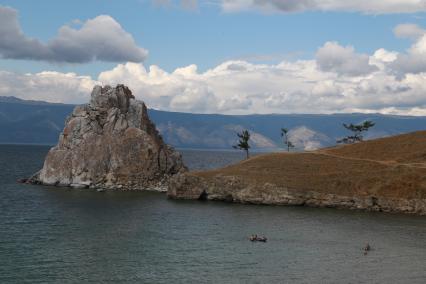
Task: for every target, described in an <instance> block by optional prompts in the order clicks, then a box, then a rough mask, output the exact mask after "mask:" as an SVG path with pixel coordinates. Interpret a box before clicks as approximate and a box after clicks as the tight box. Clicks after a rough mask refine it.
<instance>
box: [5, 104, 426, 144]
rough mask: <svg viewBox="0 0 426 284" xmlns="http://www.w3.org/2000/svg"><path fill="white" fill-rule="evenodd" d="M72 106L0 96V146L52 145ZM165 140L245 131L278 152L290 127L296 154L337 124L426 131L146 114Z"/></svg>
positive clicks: (205, 139)
mask: <svg viewBox="0 0 426 284" xmlns="http://www.w3.org/2000/svg"><path fill="white" fill-rule="evenodd" d="M73 108H74V105H65V104H53V103H47V102H40V101H26V100H21V99H18V98H15V97H0V143H11V144H17V143H20V144H22V143H24V144H25V143H28V144H55V143H56V142H57V139H58V135H59V133H60V132H61V131H62V128H63V126H64V121H65V118H66V117H67V116H68V115H69V114H70V113H71V112H72V110H73ZM149 114H150V117H151V119H152V120H153V121H154V123H155V124H156V126H157V128H158V130H159V131H160V133H161V134H162V136H163V137H164V139H165V141H166V142H167V143H169V144H171V145H173V146H175V147H177V148H202V149H231V146H232V145H233V144H235V142H236V132H237V131H240V130H242V129H249V130H250V131H251V133H252V138H251V145H252V147H253V148H254V149H259V150H271V149H277V148H283V145H282V142H281V136H280V129H281V128H282V127H286V128H288V129H290V132H289V136H290V139H291V141H292V142H293V143H294V144H295V145H296V147H297V148H298V149H299V150H312V149H316V148H320V147H325V146H331V145H334V144H335V141H336V140H337V139H339V138H341V137H343V136H345V135H347V134H348V132H347V131H346V130H345V129H344V128H343V127H342V123H359V122H362V121H364V120H372V121H374V122H375V123H376V126H375V127H374V128H373V129H372V130H370V131H369V133H368V134H367V135H366V138H367V139H369V138H376V137H384V136H390V135H396V134H401V133H407V132H412V131H417V130H424V129H426V117H411V116H391V115H381V114H331V115H319V114H267V115H219V114H192V113H177V112H166V111H158V110H153V109H151V110H149Z"/></svg>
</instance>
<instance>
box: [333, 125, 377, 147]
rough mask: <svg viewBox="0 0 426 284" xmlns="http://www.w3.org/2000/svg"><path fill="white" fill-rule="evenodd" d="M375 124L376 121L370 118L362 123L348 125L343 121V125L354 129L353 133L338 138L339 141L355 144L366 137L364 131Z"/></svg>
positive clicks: (351, 129)
mask: <svg viewBox="0 0 426 284" xmlns="http://www.w3.org/2000/svg"><path fill="white" fill-rule="evenodd" d="M374 125H375V123H374V122H372V121H370V120H367V121H364V122H363V123H361V124H352V123H351V124H349V125H348V124H346V123H343V127H345V128H346V129H347V130H349V131H352V135H349V136H347V137H344V138H342V139H340V140H337V143H345V144H353V143H356V142H361V141H363V139H364V137H363V136H362V133H363V132H366V131H368V130H369V129H370V128H371V127H373V126H374Z"/></svg>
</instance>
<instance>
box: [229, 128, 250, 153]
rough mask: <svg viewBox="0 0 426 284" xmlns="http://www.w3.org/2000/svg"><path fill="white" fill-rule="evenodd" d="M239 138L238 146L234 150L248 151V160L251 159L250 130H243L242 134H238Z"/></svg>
mask: <svg viewBox="0 0 426 284" xmlns="http://www.w3.org/2000/svg"><path fill="white" fill-rule="evenodd" d="M237 136H238V138H239V139H238V144H237V145H234V146H232V147H233V148H234V149H240V150H244V151H246V158H247V159H248V158H249V149H250V145H249V143H248V142H249V140H250V132H249V131H248V130H243V131H242V132H241V133H237Z"/></svg>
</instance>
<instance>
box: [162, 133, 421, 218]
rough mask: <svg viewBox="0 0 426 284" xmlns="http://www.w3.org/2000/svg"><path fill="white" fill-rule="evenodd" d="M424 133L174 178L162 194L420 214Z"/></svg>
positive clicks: (254, 160)
mask: <svg viewBox="0 0 426 284" xmlns="http://www.w3.org/2000/svg"><path fill="white" fill-rule="evenodd" d="M424 145H426V132H416V133H411V134H406V135H400V136H395V137H390V138H383V139H377V140H371V141H368V142H363V143H360V144H355V145H347V146H341V147H335V148H328V149H324V150H319V151H313V152H305V153H290V154H289V153H273V154H264V155H259V156H256V157H254V158H251V159H249V160H246V161H243V162H241V163H239V164H236V165H232V166H228V167H225V168H223V169H217V170H210V171H204V172H189V173H183V174H179V175H176V176H174V177H173V178H172V179H171V180H170V183H169V190H168V196H169V197H170V198H174V199H204V200H220V201H228V202H238V203H248V204H270V205H295V206H312V207H333V208H347V209H360V210H368V211H383V212H401V213H413V214H419V215H426V148H425V147H424Z"/></svg>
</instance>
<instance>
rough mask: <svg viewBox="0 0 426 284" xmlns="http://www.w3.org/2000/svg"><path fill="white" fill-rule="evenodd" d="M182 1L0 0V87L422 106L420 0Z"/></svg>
mask: <svg viewBox="0 0 426 284" xmlns="http://www.w3.org/2000/svg"><path fill="white" fill-rule="evenodd" d="M181 1H183V2H185V3H192V4H194V3H195V4H196V7H195V8H193V9H187V8H183V7H182V5H180V4H179V2H178V1H177V0H152V1H151V0H126V1H112V0H104V1H100V0H85V1H83V0H74V1H54V0H38V1H30V0H13V1H6V0H0V10H1V11H3V13H4V15H7V16H8V17H6V16H3V18H4V19H3V21H4V22H3V23H2V25H3V26H4V28H3V31H1V29H0V58H1V57H2V59H0V84H1V85H2V86H3V88H0V95H14V96H17V97H22V98H31V99H42V100H47V101H55V102H71V103H80V102H84V101H87V100H88V93H90V88H91V87H92V86H93V85H94V84H99V83H102V84H115V83H127V84H129V85H130V87H131V88H132V89H134V90H136V92H138V94H139V96H138V97H139V98H140V99H144V100H146V101H147V102H148V103H149V104H150V105H151V106H153V107H155V108H159V109H165V110H177V111H190V112H217V113H253V112H256V113H269V112H285V113H288V112H315V113H330V112H351V111H360V112H381V113H394V114H414V115H423V114H426V98H425V96H424V95H422V94H423V93H424V92H423V91H424V90H423V89H422V88H421V87H420V86H421V85H422V84H423V83H424V80H425V78H424V76H426V75H425V72H426V59H423V58H424V56H423V55H426V43H425V44H423V35H424V34H426V33H424V30H423V28H424V27H426V22H425V21H426V18H425V17H426V14H425V11H426V1H425V0H395V1H393V2H392V3H393V4H388V3H389V1H386V0H377V1H366V0H360V1H357V2H354V3H352V2H348V1H344V0H327V1H325V0H311V1H307V0H265V1H263V2H262V1H258V2H256V1H253V0H206V1H204V0H199V1H196V0H181ZM259 3H261V4H259ZM6 7H10V8H12V9H13V10H11V9H8V8H6ZM1 11H0V12H1ZM100 15H107V16H108V17H99V16H100ZM16 17H17V21H16V22H14V19H15V18H16ZM0 20H1V19H0ZM90 23H92V24H90ZM404 24H409V25H404ZM89 26H90V31H89V32H87V31H86V32H83V28H84V27H89ZM120 26H121V27H120ZM397 27H398V28H399V29H398V31H396V30H395V29H396V28H397ZM19 28H20V29H21V33H19V32H17V30H19ZM60 29H61V30H63V29H65V30H66V31H65V32H59V30H60ZM97 29H99V36H98V35H97V33H96V31H97ZM107 29H115V33H111V34H110V35H105V33H106V32H108V30H107ZM8 31H13V32H10V33H8ZM94 31H95V32H94ZM1 32H3V33H1ZM11 34H13V36H11ZM109 36H110V38H111V40H112V41H114V40H113V39H115V42H113V43H111V44H110V45H108V44H106V43H107V42H108V41H110V38H109ZM1 37H3V38H1ZM91 37H92V38H91ZM11 39H13V40H11ZM1 41H3V45H2V43H1ZM8 41H11V43H8ZM424 41H425V42H426V36H425V37H424ZM76 42H77V43H78V47H76V45H75V43H76ZM105 46H108V47H107V51H105V50H104V48H105ZM423 46H425V47H424V48H423ZM86 49H87V54H85V53H86ZM102 50H103V51H102ZM146 52H148V55H146ZM423 52H424V53H423ZM81 54H83V55H84V54H85V56H86V55H87V56H86V57H84V56H83V55H82V56H80V55H81ZM83 57H84V58H83ZM152 66H153V67H152ZM176 69H178V71H175V70H176ZM48 71H49V72H48ZM70 72H71V73H72V74H70ZM19 84H21V85H19Z"/></svg>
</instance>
